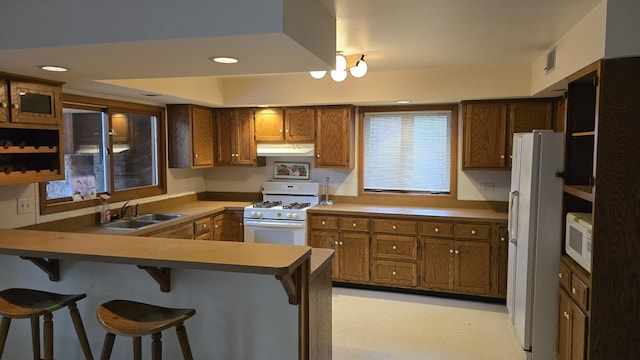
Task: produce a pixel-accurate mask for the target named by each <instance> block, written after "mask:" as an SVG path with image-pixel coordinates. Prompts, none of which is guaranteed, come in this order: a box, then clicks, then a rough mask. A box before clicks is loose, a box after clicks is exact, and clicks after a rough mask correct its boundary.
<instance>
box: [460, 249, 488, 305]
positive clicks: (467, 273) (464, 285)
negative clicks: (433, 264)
mask: <svg viewBox="0 0 640 360" xmlns="http://www.w3.org/2000/svg"><path fill="white" fill-rule="evenodd" d="M454 254H455V257H454V272H455V273H454V283H455V289H456V290H458V291H464V292H470V293H479V294H488V293H489V288H490V285H491V278H490V274H491V246H490V245H489V243H487V242H480V241H456V246H455V250H454Z"/></svg>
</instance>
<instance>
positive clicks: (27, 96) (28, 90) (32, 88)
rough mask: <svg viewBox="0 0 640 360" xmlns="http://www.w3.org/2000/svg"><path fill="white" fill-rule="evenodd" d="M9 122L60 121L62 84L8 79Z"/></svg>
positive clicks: (53, 122)
mask: <svg viewBox="0 0 640 360" xmlns="http://www.w3.org/2000/svg"><path fill="white" fill-rule="evenodd" d="M9 93H10V94H11V96H10V98H11V122H16V123H29V124H60V123H62V86H53V85H45V84H34V83H28V82H22V81H10V82H9Z"/></svg>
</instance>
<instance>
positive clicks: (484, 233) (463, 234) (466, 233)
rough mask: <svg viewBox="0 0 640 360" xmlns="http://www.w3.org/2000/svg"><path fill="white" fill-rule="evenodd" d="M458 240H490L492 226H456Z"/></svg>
mask: <svg viewBox="0 0 640 360" xmlns="http://www.w3.org/2000/svg"><path fill="white" fill-rule="evenodd" d="M455 229H456V230H455V233H456V238H457V239H489V238H491V225H489V224H456V226H455Z"/></svg>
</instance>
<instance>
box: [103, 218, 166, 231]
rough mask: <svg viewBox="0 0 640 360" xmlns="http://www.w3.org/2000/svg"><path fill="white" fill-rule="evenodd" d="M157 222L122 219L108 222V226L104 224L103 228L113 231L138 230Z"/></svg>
mask: <svg viewBox="0 0 640 360" xmlns="http://www.w3.org/2000/svg"><path fill="white" fill-rule="evenodd" d="M157 223H159V221H152V220H138V219H135V218H134V219H122V220H117V221H114V222H110V223H108V224H104V225H103V226H104V227H107V228H114V229H139V228H141V227H144V226H149V225H153V224H157Z"/></svg>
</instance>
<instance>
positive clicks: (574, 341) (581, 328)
mask: <svg viewBox="0 0 640 360" xmlns="http://www.w3.org/2000/svg"><path fill="white" fill-rule="evenodd" d="M586 345H587V316H586V315H585V314H584V313H583V312H582V310H580V308H579V307H578V305H577V304H576V303H575V302H573V301H572V302H571V360H585V354H586Z"/></svg>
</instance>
